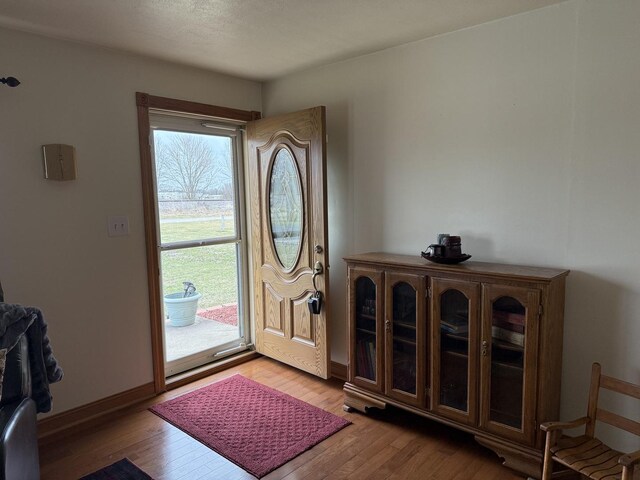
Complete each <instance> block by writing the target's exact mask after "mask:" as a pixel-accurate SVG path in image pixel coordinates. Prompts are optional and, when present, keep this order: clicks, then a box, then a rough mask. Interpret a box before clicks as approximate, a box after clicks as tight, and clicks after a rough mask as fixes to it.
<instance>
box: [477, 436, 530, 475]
mask: <svg viewBox="0 0 640 480" xmlns="http://www.w3.org/2000/svg"><path fill="white" fill-rule="evenodd" d="M475 439H476V442H478V443H479V444H480V445H483V446H485V447H487V448H488V449H490V450H493V451H494V452H495V454H496V455H498V456H499V457H500V458H502V460H503V462H502V464H503V465H504V466H505V467H509V468H511V469H513V470H516V471H518V472H521V473H523V474H525V475H528V476H529V479H532V480H534V479H539V478H541V476H542V458H539V457H536V456H535V455H531V454H527V453H525V452H523V451H519V450H517V449H515V448H511V447H509V446H507V445H504V444H502V443H499V442H495V441H492V440H490V439H488V438H484V437H478V436H476V437H475Z"/></svg>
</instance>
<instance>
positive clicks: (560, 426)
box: [540, 417, 589, 432]
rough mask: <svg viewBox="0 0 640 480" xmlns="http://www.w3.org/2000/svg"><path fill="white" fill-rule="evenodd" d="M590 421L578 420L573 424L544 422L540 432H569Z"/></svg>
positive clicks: (583, 418)
mask: <svg viewBox="0 0 640 480" xmlns="http://www.w3.org/2000/svg"><path fill="white" fill-rule="evenodd" d="M588 421H589V417H582V418H578V419H577V420H572V421H571V422H544V423H543V424H541V425H540V430H542V431H543V432H552V431H554V430H569V429H572V428H576V427H579V426H580V425H585V424H586V423H587V422H588Z"/></svg>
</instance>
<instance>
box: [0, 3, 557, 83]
mask: <svg viewBox="0 0 640 480" xmlns="http://www.w3.org/2000/svg"><path fill="white" fill-rule="evenodd" d="M560 1H562V0H0V26H5V27H8V28H13V29H17V30H24V31H28V32H33V33H38V34H42V35H47V36H51V37H57V38H64V39H69V40H75V41H80V42H84V43H89V44H94V45H101V46H105V47H109V48H114V49H119V50H125V51H128V52H133V53H138V54H143V55H147V56H150V57H156V58H161V59H165V60H170V61H173V62H179V63H183V64H186V65H193V66H197V67H202V68H206V69H209V70H215V71H218V72H223V73H228V74H231V75H236V76H240V77H244V78H248V79H252V80H269V79H273V78H277V77H279V76H282V75H285V74H288V73H291V72H294V71H297V70H302V69H305V68H309V67H312V66H316V65H322V64H325V63H330V62H334V61H338V60H343V59H346V58H350V57H354V56H357V55H362V54H366V53H371V52H375V51H377V50H381V49H384V48H388V47H392V46H396V45H400V44H403V43H407V42H410V41H413V40H419V39H422V38H426V37H430V36H433V35H438V34H441V33H445V32H451V31H454V30H458V29H460V28H464V27H469V26H472V25H478V24H480V23H484V22H487V21H490V20H495V19H497V18H502V17H506V16H509V15H514V14H517V13H521V12H525V11H528V10H533V9H536V8H540V7H544V6H547V5H551V4H554V3H560Z"/></svg>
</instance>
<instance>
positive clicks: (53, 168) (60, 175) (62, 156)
mask: <svg viewBox="0 0 640 480" xmlns="http://www.w3.org/2000/svg"><path fill="white" fill-rule="evenodd" d="M42 154H43V161H44V178H46V179H48V180H75V179H76V175H77V172H76V149H75V147H74V146H72V145H62V144H61V143H51V144H49V145H43V146H42Z"/></svg>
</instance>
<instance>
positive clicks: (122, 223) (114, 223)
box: [107, 215, 129, 237]
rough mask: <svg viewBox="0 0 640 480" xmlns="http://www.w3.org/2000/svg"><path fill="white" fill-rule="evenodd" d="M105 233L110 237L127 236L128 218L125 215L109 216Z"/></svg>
mask: <svg viewBox="0 0 640 480" xmlns="http://www.w3.org/2000/svg"><path fill="white" fill-rule="evenodd" d="M107 232H108V233H109V236H110V237H121V236H123V235H129V217H127V216H126V215H111V216H109V217H108V218H107Z"/></svg>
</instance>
